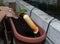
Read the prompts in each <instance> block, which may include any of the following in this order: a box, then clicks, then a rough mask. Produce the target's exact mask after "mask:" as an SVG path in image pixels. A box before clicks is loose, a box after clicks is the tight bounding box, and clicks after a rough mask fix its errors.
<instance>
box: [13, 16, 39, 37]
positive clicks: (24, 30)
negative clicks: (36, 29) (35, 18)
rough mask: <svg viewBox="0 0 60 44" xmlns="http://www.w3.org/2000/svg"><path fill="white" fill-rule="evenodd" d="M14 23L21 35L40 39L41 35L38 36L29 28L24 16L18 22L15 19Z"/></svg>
mask: <svg viewBox="0 0 60 44" xmlns="http://www.w3.org/2000/svg"><path fill="white" fill-rule="evenodd" d="M12 19H13V18H12ZM13 22H14V24H15V27H16V30H17V32H18V33H19V34H21V35H23V36H26V37H39V36H40V33H38V34H36V35H35V34H34V33H33V31H32V29H31V28H30V27H29V26H28V24H27V23H26V22H25V20H24V19H23V17H22V16H20V17H19V19H17V20H16V19H13Z"/></svg>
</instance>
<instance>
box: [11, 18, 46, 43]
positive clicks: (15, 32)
mask: <svg viewBox="0 0 60 44" xmlns="http://www.w3.org/2000/svg"><path fill="white" fill-rule="evenodd" d="M10 23H11V26H12V28H13V32H14V36H15V38H17V39H19V40H20V41H24V42H28V43H37V42H41V41H43V40H44V39H45V38H46V33H45V31H44V30H43V29H42V30H43V31H44V33H43V34H42V35H41V36H39V37H36V38H32V37H26V36H23V35H21V34H19V33H18V32H17V31H16V28H15V26H14V23H13V20H12V19H10ZM42 38H43V39H42Z"/></svg>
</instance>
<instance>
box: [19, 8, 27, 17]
mask: <svg viewBox="0 0 60 44" xmlns="http://www.w3.org/2000/svg"><path fill="white" fill-rule="evenodd" d="M26 12H27V10H26V9H20V10H19V14H18V17H19V16H20V14H22V13H26Z"/></svg>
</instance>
